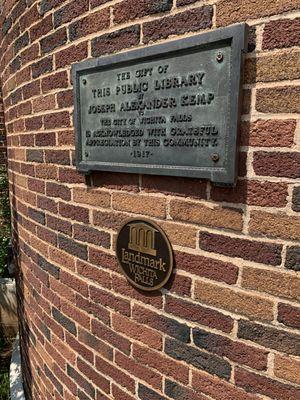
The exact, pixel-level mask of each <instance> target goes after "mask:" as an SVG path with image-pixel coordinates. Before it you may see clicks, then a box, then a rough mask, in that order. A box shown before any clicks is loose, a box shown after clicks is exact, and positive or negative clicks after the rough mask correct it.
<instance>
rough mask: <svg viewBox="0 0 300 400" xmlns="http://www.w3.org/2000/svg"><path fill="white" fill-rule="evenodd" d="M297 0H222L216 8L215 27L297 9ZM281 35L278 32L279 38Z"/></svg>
mask: <svg viewBox="0 0 300 400" xmlns="http://www.w3.org/2000/svg"><path fill="white" fill-rule="evenodd" d="M299 5H300V3H299V1H298V0H291V1H285V0H252V1H251V2H244V1H243V0H233V1H230V2H228V1H226V0H222V1H220V2H219V3H218V6H217V25H218V26H227V25H230V24H234V23H237V22H243V21H246V20H249V19H257V18H262V17H266V16H271V15H276V14H281V13H284V12H288V11H293V10H297V9H298V8H299ZM282 34H283V33H282V32H280V35H278V37H280V36H281V35H282Z"/></svg>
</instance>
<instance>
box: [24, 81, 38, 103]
mask: <svg viewBox="0 0 300 400" xmlns="http://www.w3.org/2000/svg"><path fill="white" fill-rule="evenodd" d="M22 92H23V99H24V100H27V99H30V98H31V97H34V96H37V95H38V94H40V93H41V88H40V81H33V82H31V83H28V84H27V85H25V86H23V87H22Z"/></svg>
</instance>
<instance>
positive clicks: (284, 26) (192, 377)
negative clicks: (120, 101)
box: [1, 0, 300, 400]
mask: <svg viewBox="0 0 300 400" xmlns="http://www.w3.org/2000/svg"><path fill="white" fill-rule="evenodd" d="M3 3H4V4H3V12H2V18H1V26H2V30H1V42H2V44H1V49H2V54H1V77H2V83H3V96H4V108H5V121H6V129H7V133H8V158H9V178H10V184H11V193H12V207H13V213H14V236H15V245H16V247H17V248H18V250H19V270H20V272H19V277H18V295H19V296H18V297H19V314H20V334H21V344H22V360H23V361H22V362H23V372H24V378H25V386H26V392H27V396H28V399H31V398H32V399H34V400H38V399H41V400H45V399H50V398H51V399H52V398H55V399H57V400H58V399H64V400H71V399H72V400H73V399H74V398H79V399H82V400H83V399H84V400H85V399H97V400H99V399H101V400H102V399H115V400H133V399H140V400H157V399H160V400H161V399H180V400H208V399H213V400H254V399H257V400H258V399H261V400H262V399H265V400H266V399H277V400H296V399H299V398H300V374H299V371H300V358H299V356H300V352H299V348H300V336H299V332H298V330H297V329H298V328H299V327H300V325H299V321H300V308H299V297H300V278H299V275H298V273H297V271H299V269H300V247H299V236H300V215H299V211H300V181H299V178H300V129H299V127H300V124H299V114H298V113H299V111H300V86H299V78H300V76H299V75H300V73H299V54H300V49H299V47H297V46H299V36H300V12H299V9H300V1H299V0H284V1H283V0H268V1H267V0H252V1H244V0H230V1H229V0H219V1H218V0H204V1H195V0H177V1H176V0H174V1H173V0H151V1H149V0H123V1H122V0H121V1H120V0H112V1H107V0H74V1H62V0H41V1H35V0H27V1H25V0H19V1H15V0H5V1H4V2H3ZM243 21H246V22H247V23H248V24H249V25H250V28H251V29H250V41H249V52H248V54H247V56H246V73H245V83H244V103H243V116H242V125H241V145H240V148H239V150H240V151H239V166H240V168H239V178H238V182H237V186H236V188H217V187H214V186H212V185H211V184H210V183H208V182H206V181H201V180H198V179H179V178H168V177H155V176H137V175H129V174H128V175H127V174H112V173H97V174H93V175H92V177H91V180H90V181H88V182H86V181H85V178H84V176H83V175H81V174H79V173H77V172H76V170H75V167H74V133H73V125H72V111H73V100H72V84H71V81H70V65H71V63H73V62H75V61H80V60H83V59H86V58H90V57H96V56H97V57H98V56H101V55H103V54H106V53H113V52H119V51H127V50H128V49H131V48H139V47H142V46H145V45H146V44H148V43H152V42H162V41H165V40H171V39H172V38H173V37H184V36H189V35H193V34H194V33H195V32H197V33H198V32H202V31H208V30H211V29H215V28H217V27H221V26H228V25H230V24H233V23H236V22H243ZM140 215H145V216H147V217H150V218H151V219H153V220H154V221H156V222H157V223H158V224H159V225H160V226H161V227H162V228H163V229H164V230H165V231H166V232H167V234H168V236H169V238H170V240H171V243H172V246H173V248H174V252H175V259H176V273H175V275H174V277H173V278H172V280H171V282H170V283H169V284H168V286H167V288H165V289H163V290H161V291H160V292H158V293H155V294H154V295H145V294H143V293H142V292H139V291H137V290H135V289H133V288H132V287H131V286H130V285H129V284H128V283H127V282H126V280H125V279H124V277H123V276H122V274H121V273H120V269H119V267H118V265H117V262H116V258H115V255H114V250H113V243H114V238H115V234H116V231H117V229H118V227H119V226H120V224H121V223H122V221H124V219H126V218H128V216H140Z"/></svg>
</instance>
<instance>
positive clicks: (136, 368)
mask: <svg viewBox="0 0 300 400" xmlns="http://www.w3.org/2000/svg"><path fill="white" fill-rule="evenodd" d="M115 362H116V364H117V365H118V366H119V367H121V368H122V369H124V370H125V371H130V374H132V375H133V376H135V377H137V378H139V379H141V380H143V381H147V382H148V383H149V384H150V385H151V386H152V387H154V388H155V389H158V390H161V389H162V376H161V375H160V374H159V373H157V372H155V371H153V370H152V369H150V368H147V367H145V366H143V365H140V364H139V363H138V362H136V361H135V360H134V359H133V358H131V357H127V356H126V355H124V354H122V353H120V352H118V351H117V352H116V355H115ZM120 400H123V398H122V399H121V398H120Z"/></svg>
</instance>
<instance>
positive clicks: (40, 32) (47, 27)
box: [30, 15, 53, 42]
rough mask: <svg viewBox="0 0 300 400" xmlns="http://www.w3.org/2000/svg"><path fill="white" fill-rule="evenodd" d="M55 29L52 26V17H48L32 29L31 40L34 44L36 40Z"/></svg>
mask: <svg viewBox="0 0 300 400" xmlns="http://www.w3.org/2000/svg"><path fill="white" fill-rule="evenodd" d="M52 29H53V24H52V15H48V17H46V18H45V19H43V20H42V21H40V22H39V23H37V24H35V25H34V26H33V27H32V28H30V40H31V42H34V41H35V40H36V39H38V38H40V37H41V36H44V35H46V34H47V33H48V32H50V31H51V30H52Z"/></svg>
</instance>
